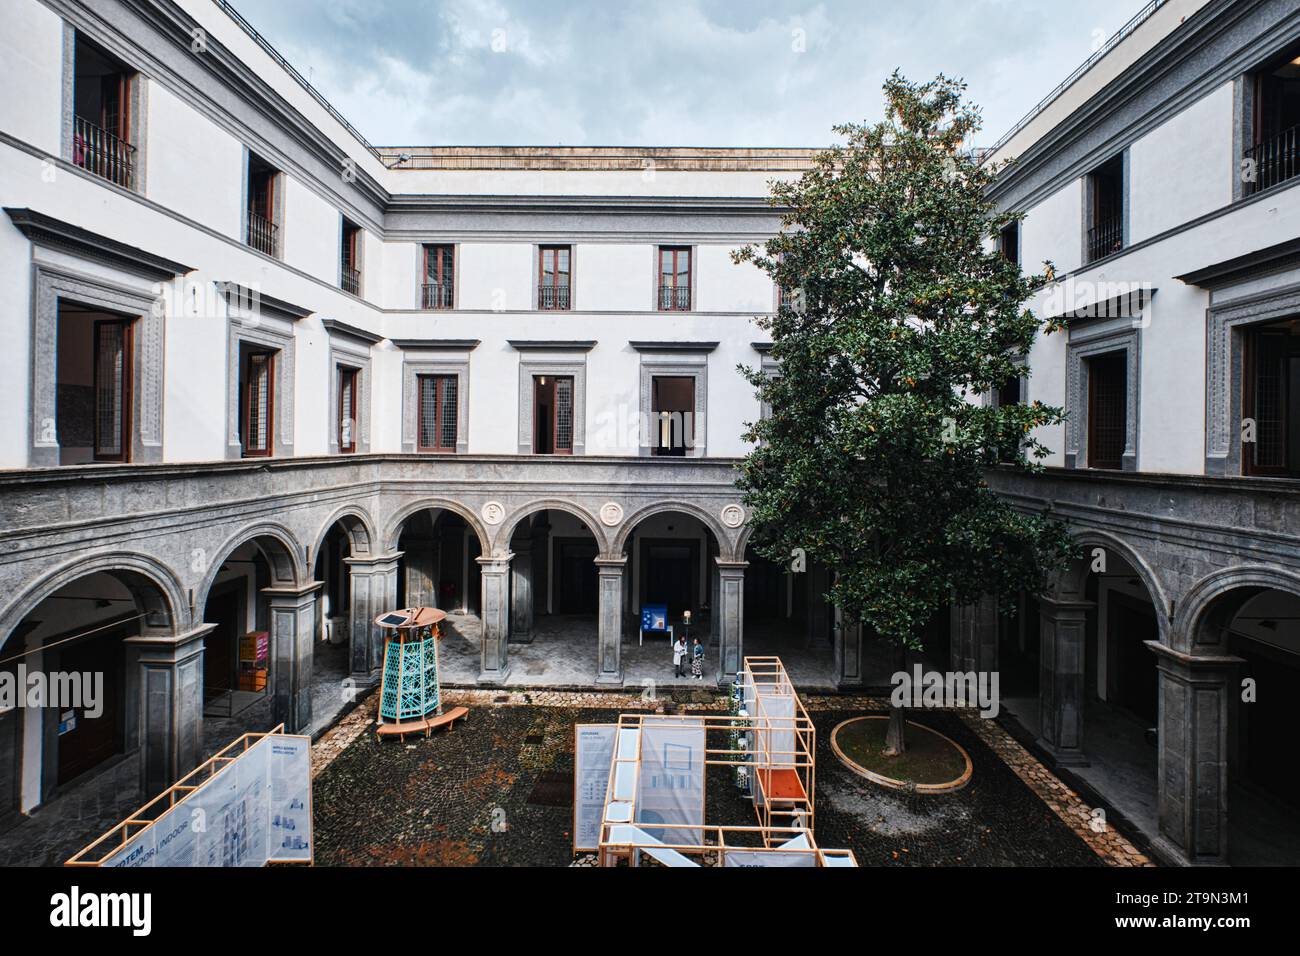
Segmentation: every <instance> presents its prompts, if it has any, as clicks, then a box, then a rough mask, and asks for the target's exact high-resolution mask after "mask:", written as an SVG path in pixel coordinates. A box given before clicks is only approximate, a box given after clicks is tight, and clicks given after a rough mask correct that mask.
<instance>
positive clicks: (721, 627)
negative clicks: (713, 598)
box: [716, 558, 749, 684]
mask: <svg viewBox="0 0 1300 956" xmlns="http://www.w3.org/2000/svg"><path fill="white" fill-rule="evenodd" d="M716 561H717V565H718V605H719V607H718V612H717V616H718V683H719V684H725V683H727V682H729V681H732V680H734V679H735V677H736V674H737V672H738V671H739V670H740V668H741V662H742V660H743V659H744V653H745V568H747V567H749V562H748V561H724V560H722V558H717V559H716Z"/></svg>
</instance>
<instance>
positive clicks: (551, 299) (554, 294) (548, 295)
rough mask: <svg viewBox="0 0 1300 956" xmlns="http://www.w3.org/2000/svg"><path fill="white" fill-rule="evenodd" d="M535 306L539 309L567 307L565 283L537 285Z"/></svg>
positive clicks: (561, 308) (567, 289) (567, 291)
mask: <svg viewBox="0 0 1300 956" xmlns="http://www.w3.org/2000/svg"><path fill="white" fill-rule="evenodd" d="M537 307H538V308H539V309H560V310H563V309H567V308H569V287H568V286H567V285H539V286H538V287H537Z"/></svg>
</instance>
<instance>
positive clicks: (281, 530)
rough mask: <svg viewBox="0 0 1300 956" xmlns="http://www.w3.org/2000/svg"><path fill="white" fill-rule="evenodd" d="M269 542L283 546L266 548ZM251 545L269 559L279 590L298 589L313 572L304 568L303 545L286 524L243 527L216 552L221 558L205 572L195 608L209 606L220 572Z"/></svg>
mask: <svg viewBox="0 0 1300 956" xmlns="http://www.w3.org/2000/svg"><path fill="white" fill-rule="evenodd" d="M266 539H270V540H271V541H274V542H275V543H276V544H277V545H278V546H279V547H278V548H267V547H265V546H264V545H263V544H262V542H263V541H265V540H266ZM249 542H253V543H254V544H256V545H257V548H258V550H259V551H261V552H262V556H263V557H264V558H266V563H267V565H268V566H269V567H270V569H271V579H272V583H273V584H274V585H276V586H277V587H293V586H296V585H298V584H299V583H300V582H302V581H303V580H305V579H306V577H307V575H308V574H309V573H310V572H309V571H307V570H305V569H304V568H303V565H302V546H301V545H299V544H298V541H297V539H296V538H295V537H294V536H293V532H291V531H290V530H289V529H288V528H286V527H284V525H281V524H276V523H274V522H269V521H268V522H262V523H260V524H255V525H251V526H249V527H247V528H241V529H240V530H239V531H238V532H236V533H235V534H234V535H233V536H231V537H230V538H228V539H227V540H226V542H225V544H223V545H222V546H221V547H220V548H218V549H217V552H216V553H217V555H218V556H219V557H217V558H214V559H213V560H212V561H210V562H209V563H208V566H207V569H206V570H205V571H204V574H203V584H202V585H201V586H200V587H199V589H198V591H197V592H196V595H195V602H194V606H195V607H197V608H202V607H205V606H206V605H207V602H208V593H209V592H210V591H211V590H212V583H213V582H214V581H215V580H216V578H217V575H218V574H219V573H220V571H221V566H222V565H223V564H224V563H225V562H226V560H227V559H228V558H229V557H230V556H231V555H232V554H234V552H235V551H236V550H237V549H238V548H240V547H242V546H243V545H245V544H248V543H249Z"/></svg>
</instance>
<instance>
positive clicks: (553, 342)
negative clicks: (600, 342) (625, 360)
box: [506, 339, 596, 352]
mask: <svg viewBox="0 0 1300 956" xmlns="http://www.w3.org/2000/svg"><path fill="white" fill-rule="evenodd" d="M506 342H507V343H508V344H509V345H510V347H511V348H514V349H516V350H518V351H520V352H590V351H591V350H592V349H594V348H595V347H596V340H595V339H586V340H583V341H576V340H574V341H566V340H561V339H507V340H506Z"/></svg>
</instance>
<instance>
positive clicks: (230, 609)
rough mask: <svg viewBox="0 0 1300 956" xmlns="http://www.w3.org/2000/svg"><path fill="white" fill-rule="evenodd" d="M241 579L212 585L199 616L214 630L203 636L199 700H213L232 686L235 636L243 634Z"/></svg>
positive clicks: (236, 672)
mask: <svg viewBox="0 0 1300 956" xmlns="http://www.w3.org/2000/svg"><path fill="white" fill-rule="evenodd" d="M244 587H245V584H244V582H243V581H242V580H240V581H234V582H231V583H230V584H226V585H223V586H221V587H218V588H213V589H212V594H211V595H210V596H209V597H208V604H207V610H206V611H205V612H204V615H203V619H204V620H205V621H206V622H207V623H209V624H215V625H216V626H217V627H216V630H214V631H213V632H212V633H211V634H209V635H208V636H207V637H206V638H204V639H203V700H204V702H205V703H207V702H210V701H212V700H215V699H216V698H218V697H220V696H222V695H223V694H228V693H230V692H231V691H233V690H234V689H235V681H236V679H237V677H238V670H237V669H238V658H239V655H238V648H239V639H240V638H241V637H242V636H243V635H244V631H245V630H246V628H245V621H246V618H245V610H244V595H243V591H244Z"/></svg>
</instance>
